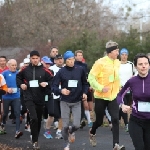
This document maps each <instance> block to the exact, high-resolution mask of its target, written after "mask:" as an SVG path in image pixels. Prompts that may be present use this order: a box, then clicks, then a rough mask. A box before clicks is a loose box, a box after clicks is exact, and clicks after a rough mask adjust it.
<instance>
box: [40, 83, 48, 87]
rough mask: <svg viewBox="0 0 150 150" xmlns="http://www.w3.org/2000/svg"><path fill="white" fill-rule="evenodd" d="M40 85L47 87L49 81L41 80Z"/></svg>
mask: <svg viewBox="0 0 150 150" xmlns="http://www.w3.org/2000/svg"><path fill="white" fill-rule="evenodd" d="M40 85H41V86H42V87H46V86H47V85H48V83H47V82H41V83H40Z"/></svg>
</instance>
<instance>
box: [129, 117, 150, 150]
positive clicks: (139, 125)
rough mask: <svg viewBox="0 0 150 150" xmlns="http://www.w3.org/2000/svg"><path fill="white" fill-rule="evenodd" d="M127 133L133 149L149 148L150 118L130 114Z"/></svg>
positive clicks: (142, 149) (147, 149)
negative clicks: (144, 118)
mask: <svg viewBox="0 0 150 150" xmlns="http://www.w3.org/2000/svg"><path fill="white" fill-rule="evenodd" d="M129 134H130V137H131V139H132V142H133V145H134V148H135V150H150V119H149V120H143V119H139V118H137V117H134V116H132V115H131V116H130V120H129Z"/></svg>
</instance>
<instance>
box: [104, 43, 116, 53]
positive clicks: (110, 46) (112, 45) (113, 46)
mask: <svg viewBox="0 0 150 150" xmlns="http://www.w3.org/2000/svg"><path fill="white" fill-rule="evenodd" d="M116 49H118V43H116V42H114V41H111V40H110V41H108V42H107V43H106V52H107V54H108V53H111V52H112V51H113V50H116Z"/></svg>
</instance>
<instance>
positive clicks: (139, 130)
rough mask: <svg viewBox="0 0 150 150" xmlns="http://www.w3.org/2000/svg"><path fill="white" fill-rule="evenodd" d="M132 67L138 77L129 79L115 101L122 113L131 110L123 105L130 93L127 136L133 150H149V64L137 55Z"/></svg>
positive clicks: (144, 56)
mask: <svg viewBox="0 0 150 150" xmlns="http://www.w3.org/2000/svg"><path fill="white" fill-rule="evenodd" d="M134 65H135V67H136V69H137V71H138V75H137V76H135V77H133V78H131V79H129V80H128V81H127V82H126V84H125V85H124V87H123V88H122V89H121V91H120V92H119V94H118V96H117V101H118V103H119V104H120V107H121V108H122V111H123V112H124V113H127V112H129V111H130V110H131V107H130V106H127V105H124V101H123V98H124V95H125V94H126V93H127V91H128V90H129V89H130V90H131V91H132V97H133V104H132V114H131V116H130V120H129V134H130V136H131V138H132V141H133V145H134V147H135V150H150V74H149V73H148V71H149V66H150V62H149V59H148V57H147V56H146V55H145V54H138V55H136V56H135V58H134Z"/></svg>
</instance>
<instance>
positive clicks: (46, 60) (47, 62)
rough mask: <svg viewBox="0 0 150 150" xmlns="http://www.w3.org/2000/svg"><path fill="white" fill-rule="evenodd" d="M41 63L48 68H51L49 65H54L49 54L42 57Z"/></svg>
mask: <svg viewBox="0 0 150 150" xmlns="http://www.w3.org/2000/svg"><path fill="white" fill-rule="evenodd" d="M41 63H42V64H43V66H44V67H45V68H47V69H49V67H50V66H51V65H53V62H52V61H51V59H50V58H49V57H48V56H44V57H42V58H41Z"/></svg>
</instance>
